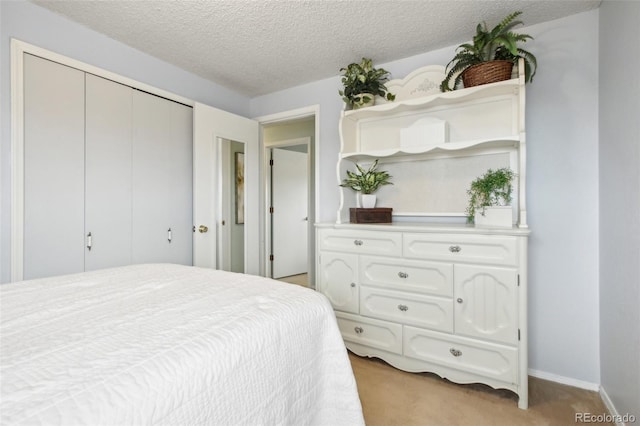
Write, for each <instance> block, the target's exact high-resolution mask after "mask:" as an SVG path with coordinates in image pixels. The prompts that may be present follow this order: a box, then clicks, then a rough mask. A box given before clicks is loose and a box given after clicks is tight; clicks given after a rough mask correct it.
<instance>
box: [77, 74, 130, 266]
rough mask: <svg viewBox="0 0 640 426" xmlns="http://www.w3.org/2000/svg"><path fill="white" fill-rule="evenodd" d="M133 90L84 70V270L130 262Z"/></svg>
mask: <svg viewBox="0 0 640 426" xmlns="http://www.w3.org/2000/svg"><path fill="white" fill-rule="evenodd" d="M132 96H133V89H132V88H130V87H128V86H124V85H122V84H118V83H115V82H113V81H110V80H106V79H104V78H101V77H96V76H94V75H92V74H87V77H86V140H85V144H86V145H85V146H86V148H85V149H86V177H85V179H86V197H85V234H86V235H87V236H88V235H89V234H90V235H91V249H89V248H88V247H87V248H86V250H85V270H87V271H90V270H94V269H101V268H108V267H113V266H123V265H128V264H130V263H131V223H132V220H131V197H132V192H131V191H132V189H131V146H132V144H131V138H132V134H131V133H132V108H133V107H132Z"/></svg>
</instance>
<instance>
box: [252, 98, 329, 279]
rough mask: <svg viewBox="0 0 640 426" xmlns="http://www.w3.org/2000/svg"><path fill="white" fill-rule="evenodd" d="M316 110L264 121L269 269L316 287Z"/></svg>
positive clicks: (273, 274)
mask: <svg viewBox="0 0 640 426" xmlns="http://www.w3.org/2000/svg"><path fill="white" fill-rule="evenodd" d="M316 117H317V110H316V108H312V109H305V110H304V112H301V111H294V112H293V113H283V114H278V115H277V116H272V117H268V118H267V119H264V118H263V119H262V120H260V119H259V121H260V122H261V130H262V132H261V140H262V146H263V165H264V167H265V169H264V170H265V172H264V174H263V177H264V185H263V188H264V191H263V197H264V198H263V204H262V205H263V206H264V208H263V211H264V215H263V219H264V222H263V224H264V231H265V232H264V234H263V235H264V251H263V253H264V266H265V268H264V271H265V275H266V276H267V277H271V278H275V279H279V280H281V281H285V282H290V283H294V284H299V285H303V286H306V287H310V288H315V261H314V259H315V227H314V223H315V220H316V206H317V202H316V193H317V191H316V184H317V179H316V169H317V167H316V161H317V152H316V138H317V128H316V127H317V126H316Z"/></svg>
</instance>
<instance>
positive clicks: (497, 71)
mask: <svg viewBox="0 0 640 426" xmlns="http://www.w3.org/2000/svg"><path fill="white" fill-rule="evenodd" d="M520 14H522V12H514V13H512V14H510V15H509V16H507V17H506V18H504V19H503V20H502V22H500V23H499V24H498V25H496V26H495V27H494V28H493V29H492V30H489V28H488V27H487V23H486V22H483V23H481V24H478V26H477V27H476V35H475V36H474V37H473V43H465V44H461V45H460V46H458V48H457V49H456V55H455V56H454V57H453V59H452V60H451V61H450V62H449V64H448V65H447V75H446V77H445V79H444V80H443V81H442V83H441V84H440V90H441V91H443V92H446V91H450V90H454V89H455V87H456V86H457V85H458V84H459V83H460V82H461V81H462V82H463V83H464V87H472V86H478V85H481V84H487V83H494V82H496V81H502V80H508V79H510V78H511V69H512V68H513V65H514V64H516V63H517V62H518V59H519V58H523V59H524V74H525V81H526V82H527V83H529V82H531V81H532V80H533V76H534V75H535V73H536V68H537V65H538V64H537V61H536V57H535V56H534V55H532V54H531V53H530V52H528V51H526V50H524V49H522V48H521V47H518V43H524V42H526V41H527V40H528V39H533V37H531V36H530V35H528V34H518V33H515V32H513V31H512V30H513V27H515V26H516V25H520V24H522V21H516V20H515V18H517V17H518V16H520ZM454 76H455V80H454V82H453V86H450V83H451V79H453V78H454Z"/></svg>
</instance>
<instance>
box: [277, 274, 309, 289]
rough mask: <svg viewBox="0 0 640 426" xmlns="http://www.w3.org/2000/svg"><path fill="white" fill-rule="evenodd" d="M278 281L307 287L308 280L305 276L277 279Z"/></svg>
mask: <svg viewBox="0 0 640 426" xmlns="http://www.w3.org/2000/svg"><path fill="white" fill-rule="evenodd" d="M278 281H284V282H285V283H289V284H296V285H301V286H302V287H309V279H308V278H307V274H299V275H291V276H290V277H283V278H278Z"/></svg>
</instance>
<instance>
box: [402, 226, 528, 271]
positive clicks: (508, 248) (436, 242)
mask: <svg viewBox="0 0 640 426" xmlns="http://www.w3.org/2000/svg"><path fill="white" fill-rule="evenodd" d="M403 254H404V256H405V257H407V258H410V259H429V260H444V261H449V262H471V263H480V264H497V265H509V266H515V265H516V264H517V259H518V257H517V237H513V236H503V235H464V234H418V233H413V234H412V233H407V234H404V240H403Z"/></svg>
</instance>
